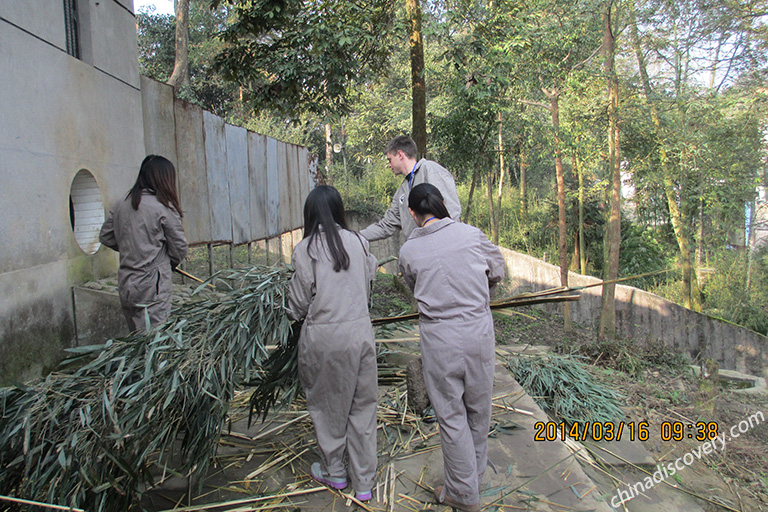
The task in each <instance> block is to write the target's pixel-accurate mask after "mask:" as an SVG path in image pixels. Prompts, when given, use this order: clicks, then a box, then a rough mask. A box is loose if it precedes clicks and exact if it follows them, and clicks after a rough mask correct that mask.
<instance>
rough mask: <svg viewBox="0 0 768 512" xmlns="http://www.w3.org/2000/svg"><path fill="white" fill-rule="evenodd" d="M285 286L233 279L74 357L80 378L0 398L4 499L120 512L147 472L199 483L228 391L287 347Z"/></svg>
mask: <svg viewBox="0 0 768 512" xmlns="http://www.w3.org/2000/svg"><path fill="white" fill-rule="evenodd" d="M289 277H290V269H289V268H288V267H285V266H281V267H266V266H256V267H252V268H249V269H247V270H242V271H230V272H229V273H228V274H227V275H226V276H225V277H223V278H222V277H221V276H219V282H223V283H228V285H227V286H229V289H228V290H227V291H225V292H224V293H221V294H219V295H218V296H217V297H216V298H215V299H207V300H192V301H190V302H188V303H186V304H184V305H182V306H180V307H179V308H177V309H176V310H174V313H173V314H172V316H171V318H170V319H169V321H168V322H166V323H165V324H164V325H162V326H160V327H159V328H157V329H156V330H154V331H153V332H151V333H150V334H135V335H132V336H128V337H126V338H122V339H118V340H110V341H109V342H108V343H107V344H105V345H100V346H91V347H79V348H77V349H72V350H71V352H73V353H74V355H75V356H76V358H77V357H80V358H83V357H87V358H88V362H87V364H85V365H84V366H82V367H80V368H79V369H78V370H76V371H74V372H72V373H52V374H50V375H49V376H48V377H47V378H46V379H45V380H44V381H42V382H40V383H37V384H34V385H32V386H30V387H16V388H3V389H0V493H2V494H4V495H13V496H18V497H23V498H27V499H34V500H39V501H44V502H47V503H53V504H58V505H66V506H71V507H78V508H84V509H87V510H98V511H107V512H109V511H121V510H128V509H129V508H131V507H132V506H134V505H136V504H137V502H138V500H139V493H140V490H141V489H142V488H144V486H147V485H151V483H152V481H153V478H152V474H151V472H150V469H152V466H153V465H156V466H157V467H160V468H162V467H163V466H164V465H168V466H169V467H172V468H173V469H174V470H177V471H178V470H181V471H183V472H184V473H185V474H188V475H193V476H198V475H202V474H204V473H205V471H206V470H207V468H208V465H209V463H210V461H211V460H212V457H213V455H214V454H215V452H216V447H217V445H218V441H219V437H220V433H221V429H222V425H223V424H224V421H225V419H226V415H227V411H228V408H229V403H230V400H231V399H232V397H233V395H234V391H235V387H236V385H237V384H238V383H242V382H249V381H253V380H259V375H261V374H262V372H263V370H262V365H264V364H265V362H266V361H267V359H268V357H269V351H268V349H267V346H269V345H275V346H277V347H279V348H280V347H284V348H285V347H289V346H290V345H291V342H290V340H291V338H292V336H291V333H292V329H291V323H290V321H289V319H288V317H287V315H286V310H285V306H286V304H287V282H288V278H289ZM202 287H203V285H201V287H200V288H199V289H198V290H200V289H202ZM293 343H295V339H294V341H293ZM262 380H263V379H262ZM272 391H273V393H278V391H279V390H278V389H276V388H273V389H272ZM275 396H276V395H275ZM275 400H276V398H275V399H273V400H272V401H266V402H264V405H263V406H266V407H269V406H271V405H274V403H275ZM256 406H257V408H256V410H255V411H256V412H257V414H266V412H267V410H262V409H259V408H258V407H259V404H256Z"/></svg>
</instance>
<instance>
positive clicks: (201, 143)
mask: <svg viewBox="0 0 768 512" xmlns="http://www.w3.org/2000/svg"><path fill="white" fill-rule="evenodd" d="M174 118H175V121H176V147H177V158H178V165H177V166H176V169H177V172H178V175H179V196H180V197H179V199H180V200H181V207H182V208H183V209H184V219H183V221H184V230H185V231H186V235H187V240H188V241H189V243H191V244H195V243H203V242H208V241H209V240H211V215H210V206H209V200H208V172H207V169H206V165H205V136H204V135H203V109H201V108H200V107H197V106H195V105H192V104H191V103H187V102H186V101H181V100H176V102H175V106H174Z"/></svg>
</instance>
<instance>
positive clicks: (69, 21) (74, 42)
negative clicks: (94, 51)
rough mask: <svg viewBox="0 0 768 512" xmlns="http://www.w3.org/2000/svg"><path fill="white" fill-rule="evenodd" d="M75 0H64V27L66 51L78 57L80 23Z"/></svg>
mask: <svg viewBox="0 0 768 512" xmlns="http://www.w3.org/2000/svg"><path fill="white" fill-rule="evenodd" d="M77 1H78V0H64V29H65V31H66V34H67V53H68V54H70V55H71V56H73V57H75V58H78V59H79V58H80V24H79V22H78V17H77Z"/></svg>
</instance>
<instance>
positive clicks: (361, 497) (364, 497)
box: [355, 491, 373, 501]
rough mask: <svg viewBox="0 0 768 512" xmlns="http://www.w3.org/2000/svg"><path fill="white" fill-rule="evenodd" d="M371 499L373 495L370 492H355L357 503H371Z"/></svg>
mask: <svg viewBox="0 0 768 512" xmlns="http://www.w3.org/2000/svg"><path fill="white" fill-rule="evenodd" d="M372 498H373V494H371V491H365V492H355V499H356V500H357V501H371V499H372Z"/></svg>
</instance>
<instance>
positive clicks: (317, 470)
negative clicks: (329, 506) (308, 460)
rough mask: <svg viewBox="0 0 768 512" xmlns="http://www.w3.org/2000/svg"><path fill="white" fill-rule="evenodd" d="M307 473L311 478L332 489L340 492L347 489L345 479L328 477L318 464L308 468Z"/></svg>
mask: <svg viewBox="0 0 768 512" xmlns="http://www.w3.org/2000/svg"><path fill="white" fill-rule="evenodd" d="M309 472H310V473H311V475H312V478H314V479H315V480H317V481H318V482H320V483H321V484H324V485H327V486H328V487H330V488H332V489H336V490H341V489H346V487H347V479H346V478H338V477H332V476H330V475H328V474H327V473H326V472H325V471H323V467H322V466H321V465H320V463H319V462H313V463H312V466H311V467H310V468H309Z"/></svg>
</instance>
